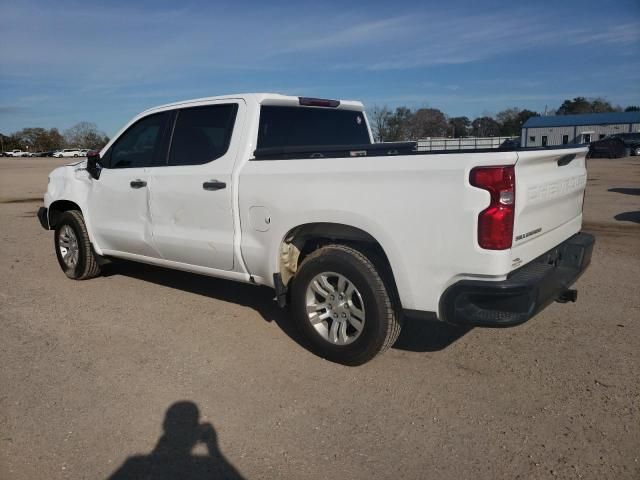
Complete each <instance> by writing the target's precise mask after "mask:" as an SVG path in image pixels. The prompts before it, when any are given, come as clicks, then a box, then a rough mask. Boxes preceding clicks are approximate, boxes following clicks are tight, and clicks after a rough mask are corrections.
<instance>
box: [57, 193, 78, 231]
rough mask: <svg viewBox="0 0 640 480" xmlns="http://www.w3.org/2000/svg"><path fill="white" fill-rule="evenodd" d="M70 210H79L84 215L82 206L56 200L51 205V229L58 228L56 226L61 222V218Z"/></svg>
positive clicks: (68, 201)
mask: <svg viewBox="0 0 640 480" xmlns="http://www.w3.org/2000/svg"><path fill="white" fill-rule="evenodd" d="M69 210H78V211H79V212H80V213H82V209H81V208H80V206H79V205H78V204H77V203H75V202H72V201H70V200H56V201H55V202H53V203H52V204H51V205H49V228H50V229H51V230H53V229H55V228H56V224H57V223H58V221H59V220H60V217H61V216H62V214H63V213H64V212H68V211H69Z"/></svg>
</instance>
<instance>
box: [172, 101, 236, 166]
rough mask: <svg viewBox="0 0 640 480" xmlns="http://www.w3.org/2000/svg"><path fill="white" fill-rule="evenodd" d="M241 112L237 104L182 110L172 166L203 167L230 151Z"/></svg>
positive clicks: (173, 141)
mask: <svg viewBox="0 0 640 480" xmlns="http://www.w3.org/2000/svg"><path fill="white" fill-rule="evenodd" d="M237 111H238V104H236V103H230V104H223V105H207V106H205V107H193V108H185V109H182V110H180V111H179V112H178V117H177V118H176V121H175V126H174V129H173V137H172V138H171V148H170V150H169V165H202V164H203V163H208V162H211V161H213V160H215V159H217V158H220V157H222V156H223V155H224V154H225V153H227V150H228V149H229V143H230V141H231V134H232V133H233V126H234V123H235V119H236V113H237Z"/></svg>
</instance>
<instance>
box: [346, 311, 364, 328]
mask: <svg viewBox="0 0 640 480" xmlns="http://www.w3.org/2000/svg"><path fill="white" fill-rule="evenodd" d="M348 320H349V323H350V324H351V325H352V326H353V328H355V329H356V331H358V332H361V331H362V326H363V324H362V322H361V321H360V320H358V319H357V318H356V317H354V316H353V315H351V316H349V318H348Z"/></svg>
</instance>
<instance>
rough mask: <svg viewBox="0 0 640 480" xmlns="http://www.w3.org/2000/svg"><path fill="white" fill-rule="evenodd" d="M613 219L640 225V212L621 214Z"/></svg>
mask: <svg viewBox="0 0 640 480" xmlns="http://www.w3.org/2000/svg"><path fill="white" fill-rule="evenodd" d="M613 218H615V219H616V220H618V221H619V222H634V223H640V211H637V212H623V213H619V214H617V215H616V216H615V217H613Z"/></svg>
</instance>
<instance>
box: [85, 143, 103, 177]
mask: <svg viewBox="0 0 640 480" xmlns="http://www.w3.org/2000/svg"><path fill="white" fill-rule="evenodd" d="M87 172H89V175H91V176H92V177H93V178H95V179H96V180H98V179H99V178H100V172H102V164H101V163H100V152H99V151H98V150H91V151H89V152H87Z"/></svg>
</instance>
